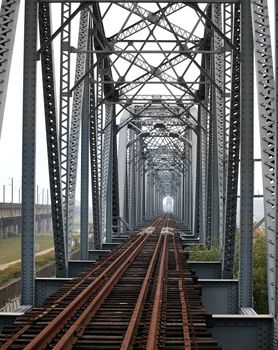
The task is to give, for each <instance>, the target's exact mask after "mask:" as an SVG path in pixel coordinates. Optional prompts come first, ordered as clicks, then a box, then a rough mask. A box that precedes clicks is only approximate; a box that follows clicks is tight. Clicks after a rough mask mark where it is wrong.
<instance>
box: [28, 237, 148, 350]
mask: <svg viewBox="0 0 278 350" xmlns="http://www.w3.org/2000/svg"><path fill="white" fill-rule="evenodd" d="M149 235H150V233H143V234H141V235H139V237H138V238H137V239H136V240H135V241H134V242H133V244H132V245H131V246H130V247H128V249H127V250H126V251H124V252H123V253H122V254H121V255H120V256H119V257H118V258H117V259H116V260H115V261H114V262H113V263H111V265H109V266H108V267H107V268H106V269H105V270H104V271H103V272H102V273H101V274H100V275H99V276H98V277H96V279H95V280H94V281H93V282H92V283H91V284H90V285H89V286H88V287H87V288H86V289H84V290H83V291H82V292H81V293H80V294H79V295H78V296H77V297H76V298H75V299H74V300H73V301H72V302H71V303H70V304H69V305H67V307H66V308H65V309H64V310H63V311H62V312H61V313H60V314H59V315H58V316H57V317H56V318H55V319H53V320H52V321H51V322H50V323H49V324H48V325H47V326H46V327H45V328H44V329H43V330H42V331H41V332H40V333H39V334H38V335H37V336H36V337H35V338H33V339H32V341H31V342H30V343H29V344H27V346H26V347H25V350H40V349H44V348H45V347H46V346H47V345H48V344H49V343H50V342H51V341H52V340H53V339H54V338H55V337H56V336H57V335H58V333H59V332H60V331H61V329H62V328H63V326H65V325H66V324H67V323H68V322H69V321H70V320H71V319H72V317H73V315H74V314H75V313H76V312H78V310H80V308H81V307H82V306H84V304H85V303H86V301H87V300H88V298H90V296H91V295H92V293H93V292H94V291H95V290H96V289H97V288H98V287H99V284H100V283H101V282H103V281H105V280H108V283H107V284H109V281H111V280H110V277H111V274H113V271H114V269H115V268H117V267H118V266H119V265H120V266H126V263H128V262H129V261H130V259H132V257H133V256H135V255H134V254H135V252H136V253H137V252H138V253H139V251H140V250H139V248H140V249H141V248H142V246H143V244H144V242H145V241H146V240H147V239H148V237H149ZM135 247H136V248H135ZM134 248H135V249H134ZM122 263H124V265H122ZM109 274H110V275H109ZM90 306H91V305H90ZM84 314H85V313H84ZM59 349H61V347H60V348H59Z"/></svg>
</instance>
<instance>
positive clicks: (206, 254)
mask: <svg viewBox="0 0 278 350" xmlns="http://www.w3.org/2000/svg"><path fill="white" fill-rule="evenodd" d="M187 251H188V252H189V253H190V260H192V261H219V260H220V253H219V249H218V248H212V249H209V248H208V247H207V246H204V245H194V246H190V247H188V248H187Z"/></svg>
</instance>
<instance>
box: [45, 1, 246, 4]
mask: <svg viewBox="0 0 278 350" xmlns="http://www.w3.org/2000/svg"><path fill="white" fill-rule="evenodd" d="M39 2H57V3H60V2H80V1H78V0H71V1H66V0H39ZM83 2H91V3H94V2H98V3H101V2H109V3H110V2H111V1H108V0H83ZM112 2H113V3H117V2H122V0H113V1H112ZM128 2H131V3H133V2H135V3H138V1H137V0H129V1H128ZM152 2H154V0H140V3H152ZM159 2H160V3H165V2H166V3H176V2H179V1H177V0H160V1H159ZM183 2H184V3H186V4H188V5H190V4H198V3H199V4H207V3H215V4H223V3H231V4H232V3H238V2H240V0H183Z"/></svg>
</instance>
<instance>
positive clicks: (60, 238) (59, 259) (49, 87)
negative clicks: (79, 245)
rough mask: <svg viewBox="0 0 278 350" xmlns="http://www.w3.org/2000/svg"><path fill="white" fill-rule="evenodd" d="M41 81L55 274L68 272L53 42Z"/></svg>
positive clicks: (47, 29) (42, 13)
mask: <svg viewBox="0 0 278 350" xmlns="http://www.w3.org/2000/svg"><path fill="white" fill-rule="evenodd" d="M39 24H40V41H41V44H42V45H43V44H44V43H45V42H46V41H47V40H48V39H49V37H50V36H51V15H50V9H49V4H41V5H40V6H39ZM41 67H42V82H43V95H44V111H45V129H46V140H47V154H48V169H49V183H50V194H51V209H52V227H53V235H54V247H55V259H56V275H57V276H58V277H65V276H66V275H67V254H66V248H65V246H66V242H65V234H64V221H63V204H62V186H61V177H60V170H61V169H60V159H59V145H58V128H57V118H56V117H57V115H56V96H55V82H54V66H53V55H52V45H49V46H47V47H45V49H44V50H43V51H42V52H41Z"/></svg>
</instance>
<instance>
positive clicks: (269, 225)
mask: <svg viewBox="0 0 278 350" xmlns="http://www.w3.org/2000/svg"><path fill="white" fill-rule="evenodd" d="M252 19H253V31H254V43H255V44H254V46H255V62H256V72H257V86H258V87H257V89H258V108H259V120H260V134H261V158H262V175H263V190H264V191H263V193H264V210H265V231H266V237H267V271H268V298H269V311H270V313H272V314H273V315H275V316H277V315H276V304H277V300H276V296H275V294H276V290H275V288H277V285H276V284H277V280H276V261H277V256H276V244H277V242H278V240H277V238H276V235H277V232H278V230H277V220H276V209H275V208H276V205H277V202H276V192H275V191H276V184H277V163H276V159H275V157H276V153H277V148H276V147H277V145H276V138H277V134H276V132H277V131H276V124H277V114H275V107H276V106H275V82H274V70H273V61H272V50H271V40H270V26H269V18H268V6H267V1H266V0H260V1H258V0H256V1H255V0H253V1H252ZM276 113H277V111H276ZM276 336H277V335H276ZM276 341H277V339H276Z"/></svg>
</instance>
